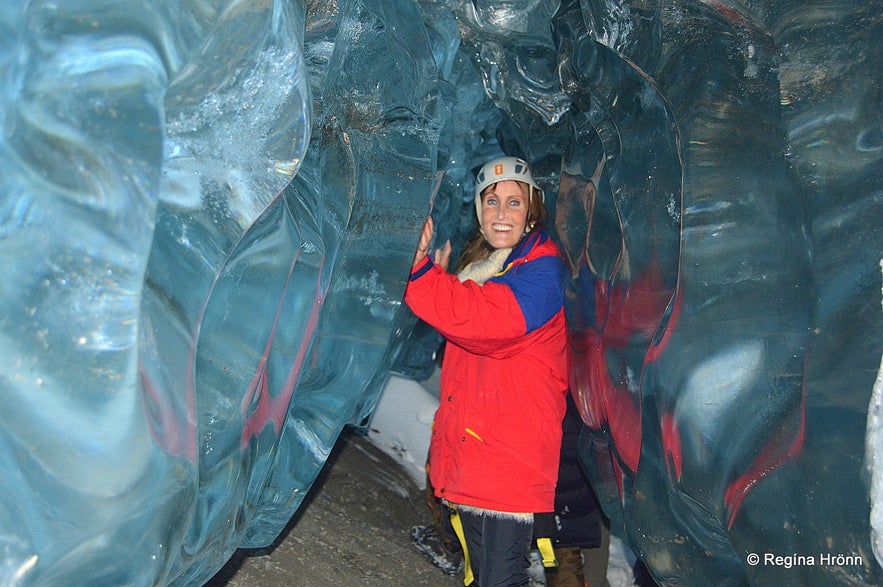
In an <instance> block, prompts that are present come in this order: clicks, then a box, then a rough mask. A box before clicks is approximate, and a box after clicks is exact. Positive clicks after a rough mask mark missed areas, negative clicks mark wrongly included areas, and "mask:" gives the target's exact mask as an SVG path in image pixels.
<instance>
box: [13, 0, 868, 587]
mask: <svg viewBox="0 0 883 587" xmlns="http://www.w3.org/2000/svg"><path fill="white" fill-rule="evenodd" d="M0 8H2V10H0V72H2V92H0V124H2V129H3V134H2V138H0V185H2V189H0V198H2V199H0V267H2V273H0V308H2V311H0V326H2V328H0V405H2V410H0V584H2V585H9V586H16V587H18V586H22V587H24V586H28V587H31V586H41V587H42V586H54V585H72V584H78V585H92V586H101V585H200V584H202V583H204V582H205V581H206V580H207V579H208V578H210V577H211V576H212V575H213V574H214V573H215V572H216V571H217V570H218V569H219V568H220V567H221V566H222V565H223V564H224V562H225V561H226V560H227V559H228V558H229V557H230V556H231V554H232V553H233V551H234V550H235V549H236V548H237V547H240V546H246V547H254V546H265V545H268V544H270V543H272V541H273V540H274V539H275V538H276V536H277V535H278V534H279V532H280V531H281V530H282V529H283V528H284V526H285V524H286V523H287V522H288V520H289V519H290V518H291V516H292V514H293V513H294V512H295V511H296V510H297V508H298V506H299V505H300V503H301V501H302V500H303V498H304V496H305V494H306V493H307V492H308V490H309V489H310V486H311V484H312V482H313V480H314V479H315V477H316V475H317V473H318V471H319V470H320V468H321V467H322V465H323V463H324V462H325V459H326V458H327V456H328V454H329V451H330V449H331V447H332V446H333V444H334V442H335V440H336V439H337V437H338V435H339V433H340V431H341V429H342V428H343V427H344V426H345V425H348V424H356V425H358V424H361V423H363V422H364V421H365V419H366V418H367V417H369V415H370V413H371V409H372V407H373V405H374V403H375V402H376V399H377V396H378V394H379V393H380V390H381V388H382V385H383V383H384V381H385V379H386V377H387V375H388V373H389V371H390V370H391V369H394V370H396V371H397V372H400V373H404V374H410V375H411V376H414V377H419V376H421V375H423V374H425V373H426V372H427V370H431V368H432V358H431V357H432V353H433V351H434V350H435V348H436V347H437V344H438V339H437V336H436V335H435V334H434V333H433V332H431V331H429V330H427V329H426V328H423V327H421V324H420V323H417V322H416V321H415V319H414V318H413V316H411V315H409V314H408V312H407V311H406V310H405V309H403V308H402V306H401V304H400V300H401V295H402V292H403V289H404V285H405V281H406V275H407V270H408V266H409V263H410V257H411V253H412V251H413V247H414V243H415V242H416V237H417V231H418V229H419V225H420V221H421V219H422V218H423V216H425V215H426V214H427V213H428V212H429V211H431V213H432V215H433V217H434V218H435V219H436V224H437V226H438V232H439V234H438V239H439V242H442V241H443V240H445V239H451V240H452V241H453V243H454V245H455V249H456V248H457V247H459V246H460V245H461V244H462V242H463V239H464V238H465V237H466V236H467V234H468V233H469V232H470V231H471V230H472V228H473V226H474V225H473V219H472V210H471V206H470V205H469V204H468V199H469V197H468V196H469V193H470V190H471V181H472V179H471V176H472V173H473V172H474V170H475V168H476V167H477V166H478V165H480V164H481V163H483V162H484V161H485V160H487V159H488V158H490V157H492V156H495V155H497V154H500V153H507V154H514V155H520V156H522V157H525V158H527V159H529V160H530V161H531V162H532V163H533V165H534V167H535V169H536V173H535V175H536V176H537V178H538V179H539V180H540V181H541V182H542V183H543V184H544V186H545V187H546V193H547V194H549V196H548V203H549V204H550V208H552V211H553V212H554V215H553V216H554V227H553V228H554V230H555V232H556V235H557V238H558V239H559V241H560V242H561V244H562V247H563V249H564V252H565V256H566V257H567V260H568V262H569V264H570V267H571V270H572V276H573V280H572V284H571V288H570V292H569V298H568V308H567V312H568V322H569V328H570V334H571V349H572V351H573V353H572V356H573V363H572V373H571V382H572V387H573V393H574V395H575V397H576V398H577V400H578V402H579V405H580V408H581V412H582V415H583V419H584V421H585V423H586V428H585V430H584V434H583V452H582V455H583V458H584V461H585V464H586V465H587V468H588V469H589V471H590V473H591V475H592V477H593V480H594V482H595V486H596V489H597V490H598V493H599V495H600V497H601V499H602V502H603V504H604V507H605V510H606V511H607V513H608V514H609V515H610V517H611V520H612V524H613V530H614V532H616V533H618V534H620V535H622V536H623V537H624V538H625V539H626V540H627V541H628V543H629V544H630V545H631V546H632V547H633V548H634V549H635V550H636V552H638V553H639V554H640V555H641V557H642V558H643V559H644V560H645V561H646V563H647V565H648V566H649V568H650V570H651V572H652V573H653V575H654V577H655V578H656V580H657V581H658V582H659V583H660V584H661V585H667V586H675V585H819V586H822V585H824V586H828V585H855V584H867V585H872V584H873V585H883V570H881V567H880V562H879V561H880V560H881V559H883V534H881V533H883V464H881V462H883V460H881V459H883V422H881V415H880V412H881V409H883V381H881V376H880V360H881V356H880V355H881V348H883V344H881V342H883V336H881V333H883V311H881V297H883V296H881V281H883V280H881V258H883V239H881V235H880V226H881V223H883V207H881V197H883V193H881V192H883V190H881V177H883V166H881V161H883V127H881V114H880V113H881V106H883V104H881V97H883V90H881V83H880V82H881V63H883V55H881V52H883V46H881V44H880V43H879V41H878V39H879V38H880V36H881V33H883V30H881V29H883V7H881V5H880V3H879V2H876V1H864V2H847V1H845V0H835V1H827V2H821V1H818V0H811V1H809V2H802V1H797V0H778V1H775V2H774V1H772V0H762V1H752V2H747V1H738V0H678V1H671V2H655V1H652V0H651V1H643V0H641V1H638V0H631V1H629V0H623V1H619V2H609V1H608V2H602V1H600V0H582V1H581V2H577V1H575V0H565V1H562V2H532V1H529V0H500V1H485V0H473V1H472V2H465V3H464V2H457V1H454V0H419V1H408V0H361V1H356V0H339V1H337V2H330V1H329V2H322V1H319V2H309V3H298V2H293V1H291V2H286V1H284V0H274V1H268V2H247V1H239V2H235V1H229V2H225V1H223V0H209V1H206V2H198V3H196V2H193V3H191V2H183V3H179V2H173V1H166V0H157V1H154V2H141V3H115V2H98V1H95V0H82V1H79V2H64V3H56V2H48V1H45V0H33V1H30V2H24V1H23V0H3V1H2V2H0ZM755 556H756V557H757V558H755Z"/></svg>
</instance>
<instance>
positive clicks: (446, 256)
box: [411, 216, 451, 271]
mask: <svg viewBox="0 0 883 587" xmlns="http://www.w3.org/2000/svg"><path fill="white" fill-rule="evenodd" d="M432 233H433V224H432V217H431V216H430V217H428V218H427V219H426V221H425V222H424V223H423V230H422V231H421V232H420V240H419V241H418V243H417V250H416V251H414V261H413V262H412V263H411V267H416V266H417V265H418V264H419V263H420V262H421V261H423V259H424V258H425V257H426V255H428V254H429V244H430V243H431V242H432ZM450 260H451V241H447V242H445V246H443V247H442V248H440V249H436V250H435V253H434V254H433V257H432V261H433V262H434V263H435V264H436V265H438V266H439V267H441V268H442V269H444V270H445V271H447V270H448V263H449V262H450Z"/></svg>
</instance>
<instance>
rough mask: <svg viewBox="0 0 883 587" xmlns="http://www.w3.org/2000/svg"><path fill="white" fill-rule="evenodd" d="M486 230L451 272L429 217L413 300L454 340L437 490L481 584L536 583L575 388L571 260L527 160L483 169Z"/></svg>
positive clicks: (434, 461)
mask: <svg viewBox="0 0 883 587" xmlns="http://www.w3.org/2000/svg"><path fill="white" fill-rule="evenodd" d="M475 209H476V213H477V215H478V222H479V233H478V234H477V235H476V237H475V238H474V239H473V240H472V241H470V242H469V243H468V244H467V245H466V247H465V249H464V253H463V255H462V257H461V260H460V264H459V265H460V267H459V273H458V275H457V276H454V275H451V274H449V273H447V272H446V270H445V268H446V265H447V262H448V259H449V257H450V244H447V245H446V246H445V248H444V249H441V250H437V251H436V252H435V255H434V259H431V258H430V257H429V256H428V254H427V253H428V249H429V244H430V242H431V240H432V232H433V226H432V220H431V219H427V221H426V223H425V224H424V226H423V232H422V234H421V235H420V242H419V244H418V246H417V251H416V252H415V255H414V262H413V265H412V267H411V275H410V279H409V282H408V287H407V289H406V291H405V302H406V303H407V304H408V306H410V308H411V309H412V310H413V311H414V313H415V314H416V315H417V316H419V317H420V318H422V319H423V320H424V321H426V322H427V323H429V324H430V325H432V326H433V327H435V328H436V329H438V331H439V332H440V333H441V334H442V335H443V336H444V337H445V339H446V340H447V343H446V346H445V356H444V361H443V363H442V371H441V396H440V397H441V399H440V404H439V408H438V411H437V412H436V415H435V421H434V423H433V430H432V439H431V443H430V449H429V454H430V457H429V463H430V464H429V467H430V479H431V482H432V485H433V487H435V493H436V495H437V496H438V497H439V498H441V499H443V500H445V502H446V503H448V504H449V505H450V506H451V507H453V508H454V509H455V510H456V511H457V512H458V515H457V517H458V518H459V520H460V521H461V522H462V533H463V540H464V542H465V544H464V550H465V554H466V557H467V559H466V560H467V576H466V580H465V583H466V584H467V585H469V584H470V582H471V578H470V576H469V572H468V571H469V570H471V572H472V575H473V576H474V577H475V580H476V583H475V584H476V585H478V586H479V587H489V586H498V585H499V586H504V585H505V586H507V587H509V586H512V585H527V584H528V574H527V569H528V567H529V566H530V549H531V538H532V534H533V526H534V514H539V513H548V512H553V511H554V509H555V508H554V506H555V484H556V481H557V478H558V460H559V451H560V447H561V422H562V419H563V417H564V413H565V409H566V404H565V397H566V393H567V373H566V368H567V366H566V354H565V346H566V341H565V324H564V310H563V305H564V279H565V276H566V270H565V266H564V263H563V260H562V259H561V258H560V256H559V254H558V248H557V246H556V245H555V244H554V243H553V242H552V240H551V239H550V238H549V236H548V234H546V232H544V231H543V229H542V226H543V223H544V221H545V218H546V213H545V208H544V202H543V192H542V190H541V189H540V187H539V186H538V185H537V184H536V182H534V180H533V178H532V177H531V173H530V168H529V167H528V165H527V163H526V162H524V161H523V160H521V159H517V158H515V157H502V158H499V159H495V160H493V161H490V162H489V163H487V164H486V165H485V166H484V167H482V168H481V170H480V171H479V173H478V175H477V179H476V188H475Z"/></svg>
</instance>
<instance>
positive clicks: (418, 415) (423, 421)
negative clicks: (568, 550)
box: [368, 370, 635, 587]
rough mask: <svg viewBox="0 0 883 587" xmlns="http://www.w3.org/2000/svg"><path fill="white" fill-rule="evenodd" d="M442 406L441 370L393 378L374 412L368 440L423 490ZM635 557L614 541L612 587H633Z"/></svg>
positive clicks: (611, 545)
mask: <svg viewBox="0 0 883 587" xmlns="http://www.w3.org/2000/svg"><path fill="white" fill-rule="evenodd" d="M437 406H438V370H436V372H435V373H434V374H433V376H432V377H430V378H429V379H428V380H426V381H423V382H420V383H418V382H416V381H412V380H410V379H403V378H401V377H396V376H394V375H393V376H391V377H390V379H389V382H388V383H387V385H386V387H385V388H384V391H383V395H382V396H381V397H380V401H379V402H378V404H377V408H376V409H375V410H374V414H373V416H372V418H371V422H370V424H369V429H368V438H369V439H370V440H371V442H372V443H374V445H375V446H376V447H377V448H379V449H380V450H381V451H383V452H384V453H386V454H388V455H389V456H391V457H392V458H393V459H395V460H396V461H397V462H399V463H400V464H401V465H402V467H404V468H405V470H406V471H407V472H408V474H409V475H410V476H411V477H412V478H413V479H414V482H415V483H416V484H417V486H418V487H420V488H421V489H423V488H425V487H426V473H425V471H424V469H423V464H424V462H425V461H426V454H427V451H428V450H429V429H430V426H431V424H432V418H433V415H434V414H435V410H436V407H437ZM634 560H635V558H634V555H633V554H632V553H631V551H630V550H629V548H628V547H627V546H626V545H625V544H624V543H623V542H622V541H621V540H619V539H618V538H617V537H616V536H611V537H610V561H609V563H608V565H609V566H608V569H607V580H608V581H609V582H610V585H611V587H631V586H632V585H634V584H635V583H634V581H633V579H632V564H633V563H634Z"/></svg>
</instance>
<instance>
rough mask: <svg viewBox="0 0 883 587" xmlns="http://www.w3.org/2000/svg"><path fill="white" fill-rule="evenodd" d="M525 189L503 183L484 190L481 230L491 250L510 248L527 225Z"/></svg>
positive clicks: (525, 186)
mask: <svg viewBox="0 0 883 587" xmlns="http://www.w3.org/2000/svg"><path fill="white" fill-rule="evenodd" d="M527 197H528V186H527V184H526V183H522V182H520V181H514V180H508V179H507V180H504V181H500V182H497V183H495V184H494V185H492V186H490V187H489V188H487V190H486V191H485V192H484V194H482V196H481V228H482V230H483V231H484V238H485V239H486V240H487V242H488V243H490V245H491V246H492V247H494V248H495V249H502V248H507V247H514V246H515V245H517V244H518V242H519V241H520V240H521V237H522V236H524V229H525V227H526V226H527V209H528V200H527Z"/></svg>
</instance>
